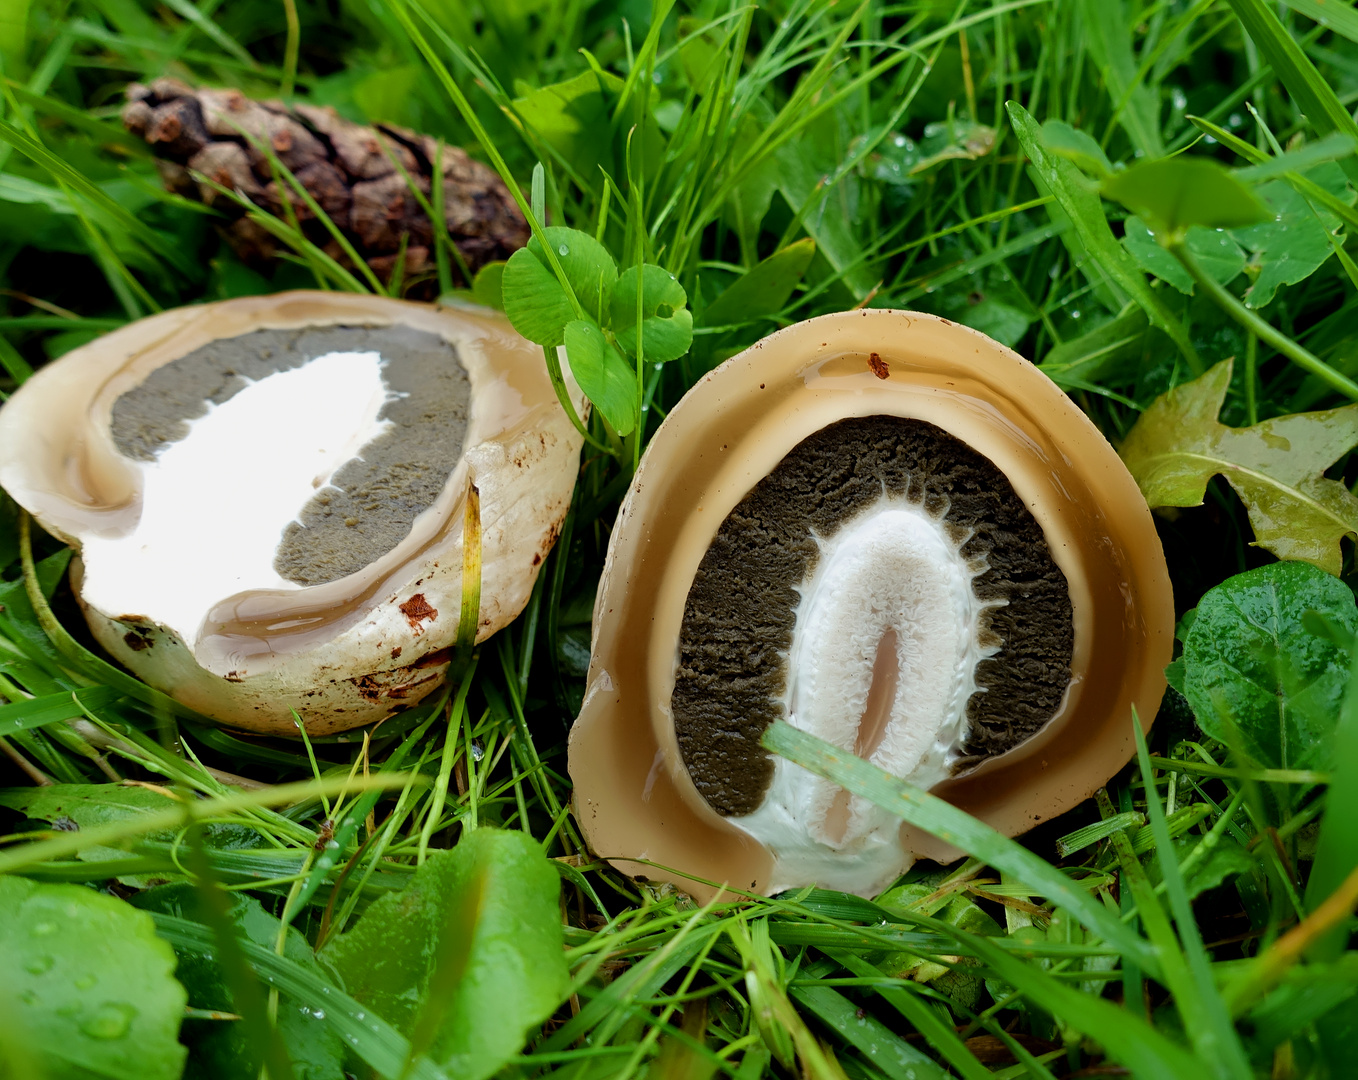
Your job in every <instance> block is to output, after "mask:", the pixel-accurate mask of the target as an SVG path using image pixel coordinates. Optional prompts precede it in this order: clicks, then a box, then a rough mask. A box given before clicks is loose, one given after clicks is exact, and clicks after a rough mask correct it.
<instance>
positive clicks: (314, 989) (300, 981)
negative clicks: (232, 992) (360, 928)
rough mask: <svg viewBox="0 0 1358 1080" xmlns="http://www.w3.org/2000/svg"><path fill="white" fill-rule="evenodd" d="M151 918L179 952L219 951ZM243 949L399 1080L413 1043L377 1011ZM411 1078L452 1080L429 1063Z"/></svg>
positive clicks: (190, 926)
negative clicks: (376, 1012) (377, 1013)
mask: <svg viewBox="0 0 1358 1080" xmlns="http://www.w3.org/2000/svg"><path fill="white" fill-rule="evenodd" d="M150 914H151V917H152V918H153V919H154V920H155V923H156V933H157V934H159V935H160V936H161V937H163V938H164V939H165V940H166V941H168V942H169V943H170V944H171V945H172V946H174V947H175V949H177V950H181V949H182V950H183V951H185V952H195V953H203V952H207V951H209V950H211V949H212V948H213V947H214V945H215V939H214V937H213V934H212V931H211V930H209V929H208V928H207V927H205V926H201V925H199V924H198V923H195V922H190V921H189V920H188V919H180V918H176V917H175V916H173V915H162V914H160V913H159V912H152V913H150ZM239 945H240V948H241V951H242V952H243V953H244V955H245V959H246V960H247V961H248V962H249V964H250V966H251V967H252V968H253V969H254V970H255V971H256V972H258V974H259V975H260V977H261V978H263V979H264V981H265V982H267V983H268V984H269V985H270V986H274V987H277V988H278V989H279V990H280V991H282V992H283V993H285V994H288V995H289V996H290V997H294V998H296V999H297V1000H298V1001H300V1002H302V1003H303V1004H305V1005H307V1006H308V1007H309V1008H311V1010H312V1011H313V1013H316V1012H323V1013H324V1014H325V1020H326V1023H327V1024H328V1025H329V1026H330V1027H332V1028H333V1029H334V1030H335V1031H336V1032H337V1033H338V1034H339V1036H340V1038H341V1039H343V1040H344V1044H345V1046H346V1047H348V1048H349V1050H350V1051H351V1052H352V1053H354V1054H357V1055H358V1056H359V1057H360V1058H361V1059H362V1060H363V1061H365V1062H367V1063H368V1064H369V1065H370V1066H372V1068H373V1069H375V1070H376V1071H377V1073H378V1075H380V1076H382V1077H385V1078H386V1080H397V1078H398V1077H400V1076H401V1075H402V1070H403V1066H404V1064H405V1061H406V1058H407V1057H408V1055H409V1047H410V1043H409V1042H408V1041H407V1040H406V1039H405V1037H404V1036H402V1035H401V1033H400V1032H398V1031H397V1030H396V1029H395V1028H394V1027H392V1026H391V1025H390V1024H388V1023H387V1022H386V1021H385V1020H383V1019H382V1017H380V1016H378V1015H376V1014H375V1013H374V1012H373V1011H372V1009H370V1008H368V1007H366V1006H364V1005H362V1004H360V1003H359V1002H357V1001H355V1000H354V999H353V998H351V997H350V996H349V995H348V994H346V993H344V991H342V990H341V989H340V988H339V987H337V986H335V985H333V984H331V983H328V982H326V981H324V980H323V979H321V978H320V976H318V975H316V974H315V973H313V972H312V971H309V970H308V969H307V968H304V967H302V966H301V965H300V964H297V963H294V962H293V961H291V960H288V959H287V958H286V957H282V956H277V955H275V954H274V953H273V952H271V951H270V950H268V949H266V948H264V947H263V946H261V945H256V944H255V943H254V942H252V941H246V940H239ZM409 1075H410V1076H413V1077H416V1078H417V1080H449V1077H448V1075H447V1074H446V1073H445V1072H443V1070H442V1069H440V1068H438V1067H437V1066H436V1065H434V1064H433V1063H432V1062H431V1061H429V1060H428V1059H420V1060H418V1061H416V1062H415V1063H414V1065H413V1066H412V1068H411V1069H410V1072H409Z"/></svg>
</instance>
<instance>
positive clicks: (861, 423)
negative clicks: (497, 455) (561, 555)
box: [570, 310, 1173, 896]
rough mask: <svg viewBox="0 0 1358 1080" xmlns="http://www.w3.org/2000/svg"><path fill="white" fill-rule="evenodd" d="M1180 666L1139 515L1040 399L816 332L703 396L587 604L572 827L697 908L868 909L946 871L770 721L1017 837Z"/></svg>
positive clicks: (793, 333) (925, 842) (951, 340)
mask: <svg viewBox="0 0 1358 1080" xmlns="http://www.w3.org/2000/svg"><path fill="white" fill-rule="evenodd" d="M799 519H800V520H801V522H802V523H801V524H800V525H797V524H796V522H797V521H798V520H799ZM1172 638H1173V604H1172V597H1171V593H1170V587H1169V581H1168V576H1167V573H1166V569H1165V562H1164V556H1163V553H1162V551H1161V548H1160V543H1159V540H1158V538H1157V536H1156V533H1155V529H1154V526H1153V523H1152V521H1151V516H1150V513H1149V511H1148V510H1147V508H1146V505H1145V501H1144V500H1143V499H1142V498H1141V495H1140V493H1139V491H1138V490H1137V488H1136V485H1135V483H1134V482H1133V481H1132V479H1131V477H1130V476H1129V475H1128V473H1127V471H1126V469H1125V468H1124V467H1123V465H1122V463H1121V461H1120V460H1119V459H1118V457H1117V454H1116V453H1115V452H1114V450H1113V449H1112V447H1111V446H1109V445H1108V443H1107V441H1106V440H1105V439H1104V438H1103V436H1102V435H1101V434H1100V433H1099V432H1098V430H1097V429H1096V428H1095V427H1094V425H1093V424H1092V423H1091V422H1090V421H1089V420H1088V418H1087V417H1085V416H1084V414H1083V413H1081V412H1080V410H1079V409H1078V408H1077V407H1076V406H1075V405H1074V404H1073V403H1072V402H1071V401H1070V400H1069V399H1068V398H1066V396H1065V395H1064V394H1063V393H1062V392H1061V391H1060V390H1059V389H1058V388H1057V387H1056V386H1055V385H1054V384H1053V383H1051V382H1050V381H1049V380H1048V379H1047V378H1046V377H1045V376H1043V375H1042V374H1041V373H1040V372H1038V371H1037V369H1036V368H1034V367H1033V366H1032V365H1031V364H1029V363H1027V362H1026V361H1025V360H1023V359H1022V358H1020V357H1019V356H1017V355H1016V354H1015V353H1013V352H1012V351H1010V350H1009V349H1006V348H1004V347H1002V346H1000V345H998V344H997V343H995V342H994V341H992V340H990V339H989V338H987V337H985V336H984V335H982V334H979V333H977V332H975V331H973V330H970V329H968V328H966V327H962V326H958V325H955V324H953V323H950V322H948V321H946V320H943V319H939V318H936V317H933V316H928V315H920V314H916V313H912V312H898V311H877V310H868V311H861V312H851V313H846V314H841V315H832V316H825V317H822V318H818V319H813V320H810V321H809V322H805V323H801V324H798V325H796V326H792V327H789V328H787V329H785V330H782V331H780V332H778V333H776V334H774V335H772V336H771V337H769V338H766V339H765V340H763V341H761V342H759V343H758V344H757V345H755V346H753V347H752V348H751V349H748V350H747V351H746V352H744V353H742V354H740V355H739V356H736V357H734V358H732V359H731V360H729V361H727V362H726V363H725V364H723V365H721V366H720V367H719V368H717V369H716V370H715V371H713V372H711V373H710V374H709V375H707V376H706V377H705V378H704V379H702V380H701V381H700V382H699V383H698V384H697V385H696V386H695V387H694V388H693V389H692V390H690V392H689V393H688V395H686V396H685V398H684V399H683V401H681V402H680V403H679V405H677V406H676V407H675V408H674V409H673V410H672V411H671V412H670V414H669V416H668V417H667V418H666V420H665V422H664V423H663V424H662V425H661V427H660V429H659V431H658V432H657V434H656V436H655V437H654V439H653V440H652V441H651V444H650V446H649V447H648V449H647V452H646V456H645V458H644V460H643V461H642V464H641V468H640V469H639V470H638V472H637V475H636V477H635V478H634V481H633V484H632V486H631V489H630V491H629V493H628V496H627V498H626V500H625V501H624V504H623V507H622V509H621V511H620V513H619V517H618V522H617V525H616V528H615V531H614V534H613V536H612V539H611V542H610V546H609V553H608V559H607V562H606V564H605V568H604V576H603V579H602V581H601V582H600V589H599V594H598V598H597V601H596V606H595V612H594V640H593V649H592V655H591V663H590V670H589V676H588V685H587V689H586V696H585V701H584V705H583V707H582V709H581V713H580V716H579V718H578V719H577V721H576V724H575V727H574V728H573V730H572V733H571V743H570V772H571V776H572V779H573V780H574V782H575V799H576V812H577V814H578V816H579V819H580V821H581V824H582V826H583V828H584V830H585V834H586V837H587V839H588V840H589V843H590V845H591V847H592V848H593V849H594V850H595V851H596V852H597V853H598V854H600V855H602V856H604V857H606V858H609V859H610V860H611V861H613V862H614V864H615V865H617V866H618V867H619V868H621V869H623V870H624V871H625V872H627V873H630V874H633V875H636V876H639V877H645V878H649V879H652V880H662V881H671V882H674V883H675V884H676V885H678V886H679V887H680V888H682V889H685V890H686V891H688V892H691V893H693V894H695V895H697V896H709V895H711V894H712V893H713V892H714V888H713V886H712V885H703V884H702V883H701V882H703V881H706V882H711V883H714V884H716V885H720V884H721V883H729V884H731V885H732V886H735V887H738V888H740V889H749V890H751V891H754V892H759V893H772V892H777V891H780V890H782V889H785V888H791V887H796V886H801V885H808V884H821V885H824V886H826V887H831V888H841V889H845V890H846V891H852V892H858V893H862V894H864V895H870V894H872V893H874V892H876V891H878V890H880V889H881V888H883V887H885V886H886V885H887V884H889V883H890V881H891V880H892V879H894V877H896V876H897V875H898V874H899V873H901V872H902V871H903V870H904V869H906V868H907V867H908V866H909V864H910V862H911V860H912V859H913V858H915V857H929V858H936V859H944V860H946V859H950V858H953V857H955V856H956V852H955V851H953V850H951V849H950V848H949V847H948V845H946V844H944V843H942V842H940V841H938V840H937V839H935V838H933V837H930V836H928V835H924V834H920V833H918V832H916V831H915V830H912V829H910V828H908V827H905V828H902V827H900V826H899V824H898V823H897V822H895V821H894V820H891V819H889V818H884V817H883V816H882V814H881V812H880V811H877V810H876V809H875V808H874V807H872V806H871V805H870V804H866V803H865V802H864V801H863V800H860V799H857V798H856V797H850V796H848V795H847V793H843V792H840V791H839V790H838V789H835V788H833V787H832V786H830V785H828V784H827V782H824V781H820V780H818V779H816V778H812V777H811V776H810V774H809V773H807V772H806V771H805V770H801V769H799V768H798V767H797V766H794V765H792V764H791V763H789V762H786V761H784V760H782V759H776V758H771V756H770V755H768V754H767V753H766V752H764V751H763V750H762V749H761V748H760V747H759V745H758V737H759V734H760V733H761V732H762V730H763V729H764V728H765V727H766V726H767V724H768V723H770V722H771V721H772V719H774V718H775V717H777V716H779V715H783V716H785V717H786V718H788V719H789V720H790V721H791V722H792V723H793V724H795V725H797V726H801V727H805V728H807V729H808V730H812V731H815V732H816V733H817V734H819V735H821V737H823V738H827V739H829V740H830V741H832V742H835V743H836V744H837V745H840V746H842V747H844V748H845V749H852V750H853V751H854V752H855V753H858V754H859V755H860V756H864V757H867V758H868V759H869V760H872V761H874V762H875V763H877V764H879V765H881V766H882V767H884V768H887V769H888V770H889V771H892V772H893V773H895V774H896V775H901V776H904V777H906V778H907V779H909V780H910V781H911V782H912V783H916V784H919V785H920V786H922V787H926V788H931V789H932V790H933V791H934V792H935V794H938V795H940V796H943V797H945V798H947V799H949V800H950V801H952V802H954V803H955V804H957V805H958V806H960V807H962V808H963V809H965V810H967V811H968V812H970V813H972V814H974V815H976V816H977V817H979V818H981V819H982V820H985V821H987V822H989V823H990V824H991V825H993V826H994V827H995V828H997V829H999V830H1001V831H1003V832H1005V833H1008V834H1010V835H1015V834H1017V833H1020V832H1023V831H1024V830H1026V829H1028V828H1030V827H1032V826H1033V825H1035V824H1037V823H1038V822H1040V821H1044V820H1046V819H1048V818H1050V817H1053V816H1055V815H1057V814H1059V813H1062V812H1063V811H1065V810H1067V809H1069V808H1070V807H1072V806H1074V805H1075V804H1076V803H1078V802H1080V801H1081V800H1083V799H1085V798H1087V797H1089V796H1090V795H1091V794H1092V793H1093V792H1094V791H1095V790H1096V789H1097V788H1098V787H1099V786H1100V785H1101V784H1103V783H1104V782H1105V781H1106V780H1107V779H1108V778H1109V777H1110V776H1111V775H1112V774H1113V773H1114V772H1116V771H1117V769H1118V768H1120V767H1121V766H1122V765H1123V764H1124V763H1125V762H1126V761H1127V759H1128V757H1129V756H1130V753H1131V750H1132V745H1133V739H1132V730H1131V723H1132V719H1131V716H1132V707H1133V706H1135V707H1136V709H1137V711H1138V714H1139V715H1140V717H1141V719H1142V722H1143V723H1145V724H1148V723H1149V721H1150V719H1151V718H1152V717H1153V716H1154V715H1155V712H1156V709H1157V707H1158V705H1159V701H1160V697H1161V695H1162V693H1163V690H1164V685H1165V684H1164V677H1163V669H1164V666H1165V664H1166V663H1168V661H1169V659H1170V656H1171V647H1172ZM713 694H715V695H717V696H716V697H715V698H714V697H712V695H713ZM639 860H646V861H645V862H641V861H639ZM666 868H668V869H666Z"/></svg>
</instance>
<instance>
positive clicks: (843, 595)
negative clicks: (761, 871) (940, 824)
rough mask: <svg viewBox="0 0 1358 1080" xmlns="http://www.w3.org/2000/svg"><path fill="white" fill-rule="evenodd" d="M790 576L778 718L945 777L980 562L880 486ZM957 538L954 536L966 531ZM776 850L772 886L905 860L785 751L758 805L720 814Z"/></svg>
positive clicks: (918, 772) (839, 881) (882, 818)
mask: <svg viewBox="0 0 1358 1080" xmlns="http://www.w3.org/2000/svg"><path fill="white" fill-rule="evenodd" d="M816 539H817V543H818V544H819V546H820V557H819V559H818V560H817V562H816V565H815V569H814V570H813V572H812V573H811V574H810V575H809V576H808V578H807V580H805V581H803V582H802V583H801V585H800V586H799V589H798V591H799V592H800V593H801V602H800V603H799V604H798V607H797V612H796V622H795V624H794V628H793V634H792V647H791V649H790V650H789V653H788V657H787V668H788V688H787V695H786V699H785V701H784V706H785V708H786V715H787V719H788V721H789V722H790V723H791V724H792V725H793V726H794V727H798V728H801V729H802V730H804V731H809V732H811V733H812V734H814V735H817V736H819V737H820V738H822V739H824V740H826V741H827V742H829V743H832V744H833V745H835V746H837V747H839V748H840V749H842V750H846V751H849V752H851V753H855V754H857V755H858V756H860V757H864V758H866V759H867V760H869V761H871V762H872V763H873V764H874V765H877V766H878V767H880V768H882V769H885V770H886V771H887V772H889V773H891V774H892V775H893V776H898V777H901V778H902V779H904V780H907V781H909V782H910V783H911V784H914V785H916V786H917V787H921V788H926V789H927V788H930V787H932V786H933V785H934V784H936V783H938V782H939V781H940V780H942V779H944V778H945V777H946V776H947V775H948V773H949V766H950V759H951V758H952V757H953V756H954V755H955V754H956V751H957V748H958V746H959V745H960V744H961V743H962V742H963V740H964V739H965V736H966V726H967V721H966V707H967V700H968V698H970V697H971V695H972V694H973V693H975V692H976V690H977V689H978V688H977V685H976V679H975V674H976V664H977V663H978V662H979V661H980V660H982V659H983V658H985V657H987V656H990V655H993V654H994V653H995V652H996V651H998V649H997V647H995V646H990V647H987V646H982V645H981V643H980V641H979V640H978V639H979V631H980V627H981V616H982V614H983V613H984V611H985V610H986V609H987V608H989V607H994V606H996V604H995V602H994V601H991V602H983V601H981V600H979V599H978V598H977V597H976V594H975V592H974V591H973V590H972V579H973V578H974V577H975V576H976V575H977V574H978V573H981V572H983V571H984V565H978V564H977V563H976V562H975V561H974V560H972V561H968V560H967V559H964V558H963V557H962V555H961V554H960V552H959V550H958V548H959V547H960V544H959V543H958V542H956V541H954V540H953V539H951V538H950V537H949V535H948V529H947V526H946V524H945V523H944V520H943V518H942V517H941V516H935V515H933V514H930V513H929V512H928V511H926V510H925V509H924V507H923V506H921V505H919V504H916V503H914V502H911V501H910V500H908V499H904V498H891V497H889V496H887V495H883V496H882V497H881V498H880V499H879V500H878V501H877V502H876V503H874V504H873V505H872V506H871V507H870V508H868V509H867V510H866V511H864V512H863V513H861V514H859V515H858V516H857V517H855V518H854V519H852V520H851V521H849V522H847V523H846V524H845V525H844V526H843V527H841V528H840V529H839V530H838V531H837V532H836V533H835V534H834V535H833V536H831V537H830V538H829V539H821V538H819V537H817V538H816ZM965 539H966V538H963V541H965ZM728 820H730V821H731V823H732V824H734V825H737V826H739V827H740V828H742V829H744V830H745V831H746V832H748V833H750V834H751V835H752V836H754V837H755V838H757V839H758V840H759V841H760V842H761V843H762V844H764V845H765V846H766V847H767V848H769V849H770V850H771V851H772V852H773V854H774V857H775V868H774V880H773V882H772V890H771V891H777V890H778V889H781V888H787V887H791V886H792V885H793V884H794V883H805V882H807V881H815V882H817V883H818V884H820V885H821V886H823V887H825V888H831V889H842V890H844V891H847V892H854V893H860V894H870V893H872V892H875V891H877V890H878V889H880V888H884V887H885V886H886V885H887V884H889V883H890V882H891V880H892V879H893V878H895V877H896V876H897V875H899V874H900V873H902V872H903V871H904V870H905V869H906V868H907V867H908V866H909V863H910V861H911V856H910V854H909V852H906V851H905V850H904V849H903V848H902V846H901V843H900V821H899V819H898V818H896V817H894V816H893V815H891V814H889V813H887V812H886V811H884V810H880V809H878V808H877V807H875V806H873V805H872V804H871V803H869V802H868V801H867V800H865V799H862V798H859V797H858V796H853V795H850V794H849V793H848V792H846V791H844V790H843V789H842V788H840V787H839V786H838V785H837V784H833V783H831V782H830V781H828V780H823V779H821V778H820V777H818V776H814V775H813V774H811V773H810V772H808V771H807V770H805V769H803V768H801V767H800V766H797V765H793V764H791V763H790V762H788V761H787V760H786V759H784V758H781V757H775V758H774V773H773V782H772V784H771V785H770V787H769V791H768V794H767V796H766V797H765V799H764V802H763V803H762V804H761V805H760V807H759V808H758V809H757V810H756V811H755V812H754V813H752V814H748V815H746V816H744V817H733V818H730V819H728Z"/></svg>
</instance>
